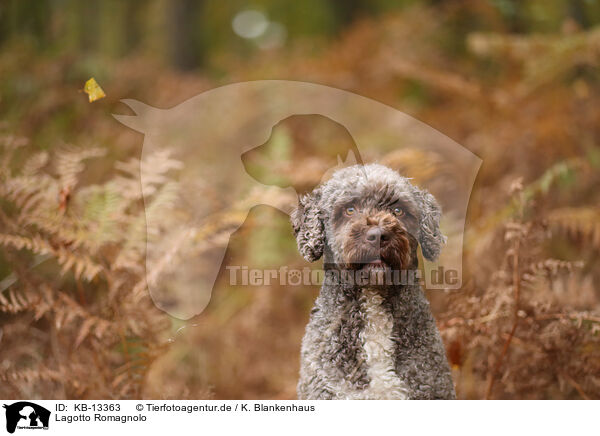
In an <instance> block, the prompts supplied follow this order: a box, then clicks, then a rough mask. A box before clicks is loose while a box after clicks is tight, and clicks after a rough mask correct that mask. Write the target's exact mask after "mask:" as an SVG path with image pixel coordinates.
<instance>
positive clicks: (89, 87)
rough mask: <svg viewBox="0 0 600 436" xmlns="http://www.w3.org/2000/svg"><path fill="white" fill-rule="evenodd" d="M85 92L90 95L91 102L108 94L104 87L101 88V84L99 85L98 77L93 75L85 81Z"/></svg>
mask: <svg viewBox="0 0 600 436" xmlns="http://www.w3.org/2000/svg"><path fill="white" fill-rule="evenodd" d="M83 92H85V93H86V94H87V95H88V96H89V98H90V103H91V102H93V101H96V100H100V99H101V98H103V97H106V94H105V93H104V91H103V90H102V88H100V85H98V82H96V79H94V78H93V77H92V78H91V79H90V80H88V81H87V82H85V86H84V87H83Z"/></svg>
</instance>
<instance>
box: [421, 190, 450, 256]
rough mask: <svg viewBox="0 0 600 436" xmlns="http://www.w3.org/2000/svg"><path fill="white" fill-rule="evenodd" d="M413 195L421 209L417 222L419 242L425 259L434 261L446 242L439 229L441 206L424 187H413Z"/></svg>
mask: <svg viewBox="0 0 600 436" xmlns="http://www.w3.org/2000/svg"><path fill="white" fill-rule="evenodd" d="M415 197H416V199H417V202H418V203H419V208H420V209H421V219H420V222H419V238H418V239H419V243H420V244H421V251H422V252H423V256H424V257H425V259H427V260H430V261H435V260H436V259H437V258H438V257H439V255H440V251H441V250H442V245H443V244H445V243H446V237H445V236H444V235H442V232H441V230H440V217H441V216H442V208H441V207H440V205H439V204H438V202H437V201H436V199H435V197H434V196H433V195H431V194H430V193H429V192H428V191H426V190H424V189H419V188H415Z"/></svg>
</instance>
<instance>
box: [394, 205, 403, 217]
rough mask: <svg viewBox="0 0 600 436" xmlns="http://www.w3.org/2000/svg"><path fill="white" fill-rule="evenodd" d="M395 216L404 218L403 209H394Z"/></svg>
mask: <svg viewBox="0 0 600 436" xmlns="http://www.w3.org/2000/svg"><path fill="white" fill-rule="evenodd" d="M394 215H396V216H403V215H404V211H403V210H402V209H400V208H399V207H396V208H394Z"/></svg>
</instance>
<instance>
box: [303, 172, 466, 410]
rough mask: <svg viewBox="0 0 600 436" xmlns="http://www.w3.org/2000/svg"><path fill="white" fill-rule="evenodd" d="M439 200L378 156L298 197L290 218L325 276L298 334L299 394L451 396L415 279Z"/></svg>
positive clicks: (428, 251) (431, 245) (435, 226)
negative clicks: (380, 162) (302, 333)
mask: <svg viewBox="0 0 600 436" xmlns="http://www.w3.org/2000/svg"><path fill="white" fill-rule="evenodd" d="M440 215H441V210H440V207H439V205H438V204H437V202H436V200H435V199H434V197H433V196H432V195H431V194H430V193H429V192H427V191H425V190H422V189H419V188H417V187H415V186H413V185H412V184H411V183H410V182H409V180H408V179H407V178H405V177H402V176H400V175H399V174H398V173H396V172H395V171H393V170H391V169H389V168H387V167H384V166H382V165H377V164H370V165H365V166H362V165H355V166H351V167H348V168H344V169H341V170H338V171H337V172H335V173H334V174H333V176H332V177H331V179H330V180H328V181H327V182H326V183H324V184H322V185H320V186H319V187H317V188H316V189H315V190H314V191H313V192H311V193H310V194H307V195H305V196H303V197H301V198H300V199H299V204H298V208H297V209H296V210H295V211H294V212H293V213H292V225H293V227H294V232H295V234H296V239H297V242H298V249H299V250H300V253H301V254H302V255H303V256H304V258H305V259H307V260H308V261H311V262H313V261H316V260H318V259H319V258H321V257H322V256H323V257H324V269H325V280H324V284H323V286H322V288H321V292H320V294H319V296H318V298H317V300H316V302H315V306H314V308H313V310H312V311H311V315H310V321H309V323H308V326H307V328H306V333H305V336H304V339H303V342H302V351H301V368H300V381H299V383H298V397H299V398H300V399H453V398H455V392H454V386H453V383H452V377H451V375H450V369H449V366H448V361H447V359H446V354H445V350H444V345H443V343H442V340H441V338H440V335H439V332H438V330H437V327H436V325H435V321H434V319H433V316H432V314H431V311H430V309H429V303H428V302H427V300H426V299H425V296H424V294H423V292H422V290H421V288H420V285H419V281H418V279H417V276H416V274H415V272H416V271H417V270H418V258H417V246H418V244H420V245H421V251H422V253H423V256H424V257H425V258H427V259H429V260H435V259H437V257H438V255H439V253H440V249H441V246H442V244H443V243H444V241H445V238H444V236H443V235H442V234H441V232H440V229H439V220H440Z"/></svg>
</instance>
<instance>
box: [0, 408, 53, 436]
mask: <svg viewBox="0 0 600 436" xmlns="http://www.w3.org/2000/svg"><path fill="white" fill-rule="evenodd" d="M3 407H4V408H5V409H6V431H8V432H9V433H14V432H15V430H16V429H19V430H21V429H26V430H36V429H44V430H47V429H48V424H49V421H50V411H49V410H48V409H45V408H44V407H42V406H38V405H37V404H35V403H30V402H29V401H19V402H17V403H13V404H10V405H6V404H5V405H4V406H3Z"/></svg>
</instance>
